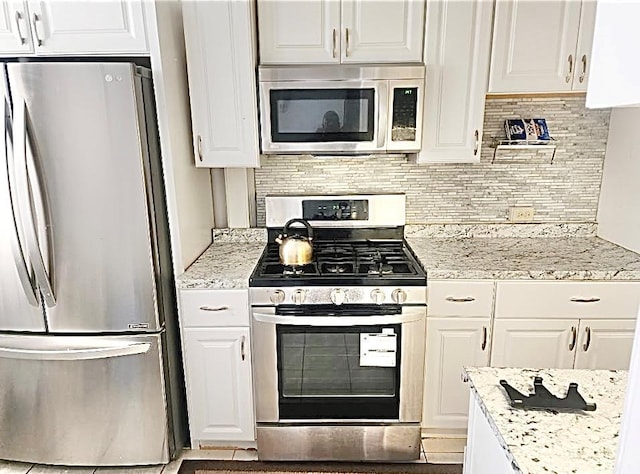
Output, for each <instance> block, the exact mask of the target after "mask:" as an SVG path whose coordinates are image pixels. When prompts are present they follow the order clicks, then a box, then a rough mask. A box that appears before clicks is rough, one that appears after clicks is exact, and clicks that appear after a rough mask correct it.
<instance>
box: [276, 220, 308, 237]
mask: <svg viewBox="0 0 640 474" xmlns="http://www.w3.org/2000/svg"><path fill="white" fill-rule="evenodd" d="M295 222H298V223H300V224H302V225H304V226H305V227H306V228H307V239H309V240H313V228H312V227H311V224H309V223H308V222H307V221H306V220H304V219H291V220H289V221H288V222H287V223H286V224H285V225H284V228H283V229H282V233H283V234H284V236H287V231H288V230H289V226H290V225H291V224H293V223H295Z"/></svg>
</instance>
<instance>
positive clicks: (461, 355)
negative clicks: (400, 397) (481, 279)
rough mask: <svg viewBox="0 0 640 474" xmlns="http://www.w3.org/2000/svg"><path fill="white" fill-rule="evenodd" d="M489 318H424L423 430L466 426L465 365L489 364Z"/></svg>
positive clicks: (466, 394)
mask: <svg viewBox="0 0 640 474" xmlns="http://www.w3.org/2000/svg"><path fill="white" fill-rule="evenodd" d="M490 324H491V319H490V318H488V317H487V318H427V352H426V370H425V385H424V405H423V415H422V427H423V428H427V429H442V428H444V429H461V430H464V428H465V427H466V426H467V410H468V402H469V388H468V386H467V384H466V383H464V382H463V381H462V378H461V374H462V368H463V367H464V366H474V367H483V366H486V365H488V364H489V353H490V352H489V341H490V340H491V336H490V333H489V330H490Z"/></svg>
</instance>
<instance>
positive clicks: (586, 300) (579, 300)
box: [571, 298, 600, 303]
mask: <svg viewBox="0 0 640 474" xmlns="http://www.w3.org/2000/svg"><path fill="white" fill-rule="evenodd" d="M571 301H572V302H574V303H597V302H598V301H600V298H571Z"/></svg>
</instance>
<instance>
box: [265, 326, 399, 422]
mask: <svg viewBox="0 0 640 474" xmlns="http://www.w3.org/2000/svg"><path fill="white" fill-rule="evenodd" d="M277 336H278V379H279V399H280V403H279V408H280V418H281V419H327V418H330V419H347V418H351V419H353V418H366V419H397V418H398V416H399V415H398V413H399V411H398V410H399V386H400V336H401V335H400V325H384V326H353V327H315V326H282V325H278V326H277ZM363 338H364V339H363ZM371 339H374V341H373V343H374V344H375V345H377V346H378V347H379V348H380V350H379V351H378V350H376V351H374V353H370V352H367V351H366V350H365V348H363V347H361V346H362V344H365V345H370V344H371V342H367V341H371ZM363 340H364V341H365V342H362V341H363ZM361 349H363V350H364V353H363V350H361ZM371 355H373V358H371Z"/></svg>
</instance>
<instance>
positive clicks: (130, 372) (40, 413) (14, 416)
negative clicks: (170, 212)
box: [0, 62, 185, 466]
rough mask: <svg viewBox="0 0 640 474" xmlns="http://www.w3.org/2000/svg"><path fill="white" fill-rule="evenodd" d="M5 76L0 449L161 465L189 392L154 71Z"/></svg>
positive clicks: (75, 460) (11, 68)
mask: <svg viewBox="0 0 640 474" xmlns="http://www.w3.org/2000/svg"><path fill="white" fill-rule="evenodd" d="M1 76H2V78H1V79H0V80H1V81H2V88H3V91H4V97H3V102H2V108H3V114H4V115H3V117H4V133H3V134H1V135H2V138H1V139H0V140H1V142H0V148H2V154H3V155H0V156H2V158H0V165H1V166H0V229H1V230H0V459H6V460H16V461H27V462H35V463H44V464H63V465H96V466H97V465H138V464H156V463H166V462H168V461H169V460H170V458H171V457H172V455H173V453H174V452H175V450H176V449H177V448H179V447H181V446H182V444H183V440H184V439H185V436H184V431H185V428H184V425H185V422H184V417H183V410H184V408H183V407H184V401H183V397H184V390H183V388H182V382H181V381H182V380H183V379H182V376H181V373H180V367H181V364H180V358H179V351H180V349H179V342H178V336H177V327H176V326H177V322H176V316H175V314H176V312H175V288H174V286H173V275H172V270H171V268H172V267H171V255H170V249H169V244H168V232H169V231H168V224H167V218H166V210H165V200H164V193H163V186H162V169H161V163H160V157H159V151H158V149H159V148H158V135H157V127H156V122H155V109H154V102H153V92H152V91H153V89H152V87H153V86H152V82H151V77H150V72H149V70H148V69H145V68H142V67H139V66H137V65H135V64H133V63H115V62H111V63H110V62H100V63H95V62H27V63H19V62H7V63H4V64H2V74H1Z"/></svg>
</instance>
